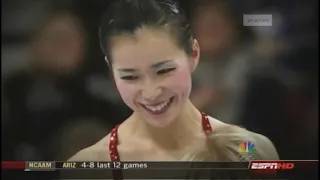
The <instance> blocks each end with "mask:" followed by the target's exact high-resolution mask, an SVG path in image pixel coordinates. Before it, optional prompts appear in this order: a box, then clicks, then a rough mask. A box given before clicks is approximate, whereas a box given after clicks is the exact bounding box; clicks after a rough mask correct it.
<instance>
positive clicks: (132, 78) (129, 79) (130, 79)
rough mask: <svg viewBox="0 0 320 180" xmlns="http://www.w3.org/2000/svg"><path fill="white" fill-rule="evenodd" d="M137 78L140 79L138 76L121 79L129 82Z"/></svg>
mask: <svg viewBox="0 0 320 180" xmlns="http://www.w3.org/2000/svg"><path fill="white" fill-rule="evenodd" d="M137 78H138V76H123V77H121V79H123V80H128V81H132V80H136V79H137Z"/></svg>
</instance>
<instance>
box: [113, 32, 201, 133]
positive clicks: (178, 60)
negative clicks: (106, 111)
mask: <svg viewBox="0 0 320 180" xmlns="http://www.w3.org/2000/svg"><path fill="white" fill-rule="evenodd" d="M112 42H113V44H112V45H113V46H112V49H111V55H112V68H113V73H114V78H115V82H116V85H117V88H118V90H119V92H120V95H121V97H122V99H123V100H124V102H125V103H126V104H127V105H128V106H129V107H130V108H131V109H132V110H134V111H135V113H137V114H138V115H139V118H141V119H143V120H145V121H147V123H148V124H150V125H153V126H158V127H163V126H166V125H168V124H170V123H171V122H172V121H173V120H174V119H175V117H176V116H177V115H178V113H179V111H180V110H181V109H182V108H183V106H184V105H185V102H186V101H187V99H188V97H189V94H190V91H191V71H193V70H194V69H195V66H196V65H197V62H198V59H199V58H198V56H199V55H198V54H199V46H198V45H197V43H195V44H196V45H195V46H194V51H196V52H195V53H194V54H196V55H195V56H193V57H189V56H187V54H186V53H185V52H184V51H183V50H182V49H181V48H179V47H178V46H177V43H175V41H174V40H173V38H171V36H170V35H169V34H168V33H167V31H164V30H154V29H147V28H142V29H141V30H139V31H138V32H137V33H136V34H135V35H122V36H120V37H116V38H114V39H113V41H112Z"/></svg>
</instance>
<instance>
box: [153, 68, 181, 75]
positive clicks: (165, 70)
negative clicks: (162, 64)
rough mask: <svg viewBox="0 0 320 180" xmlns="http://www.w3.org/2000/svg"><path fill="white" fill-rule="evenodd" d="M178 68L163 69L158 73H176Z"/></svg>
mask: <svg viewBox="0 0 320 180" xmlns="http://www.w3.org/2000/svg"><path fill="white" fill-rule="evenodd" d="M175 69H176V68H175V67H174V68H168V69H162V70H160V71H158V72H157V74H166V73H168V72H171V71H174V70H175Z"/></svg>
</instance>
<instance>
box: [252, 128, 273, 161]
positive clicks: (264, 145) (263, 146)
mask: <svg viewBox="0 0 320 180" xmlns="http://www.w3.org/2000/svg"><path fill="white" fill-rule="evenodd" d="M249 134H250V136H252V138H253V140H254V142H255V143H256V146H257V148H258V150H259V151H260V152H259V151H257V155H259V156H260V157H261V159H264V160H278V159H279V155H278V152H277V150H276V148H275V146H274V144H273V143H272V141H271V140H270V139H269V138H268V137H266V136H264V135H262V134H258V133H255V132H250V131H249Z"/></svg>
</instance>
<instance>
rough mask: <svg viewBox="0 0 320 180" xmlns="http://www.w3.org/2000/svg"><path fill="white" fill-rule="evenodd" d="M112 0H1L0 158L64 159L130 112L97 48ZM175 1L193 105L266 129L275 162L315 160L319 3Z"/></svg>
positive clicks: (225, 118) (260, 130)
mask: <svg viewBox="0 0 320 180" xmlns="http://www.w3.org/2000/svg"><path fill="white" fill-rule="evenodd" d="M109 3H110V1H107V0H90V1H89V0H64V1H63V0H55V1H50V0H25V1H18V0H10V1H9V0H2V19H1V23H2V60H1V63H2V69H1V72H2V89H1V96H2V102H1V104H2V106H1V107H2V109H1V110H2V135H3V136H2V145H3V146H2V160H66V159H67V158H68V157H70V156H71V155H72V154H74V153H75V152H77V151H78V150H80V149H82V148H84V147H87V146H89V145H92V144H93V143H94V142H96V141H98V140H99V139H101V138H102V137H103V136H105V135H106V134H108V132H109V130H110V129H111V128H112V127H113V126H115V125H116V124H119V123H121V122H122V121H123V120H125V119H126V118H127V117H128V116H129V115H130V113H131V110H130V109H128V108H127V107H126V106H125V104H124V103H123V102H122V100H121V98H120V96H119V94H118V93H117V89H116V87H115V84H114V82H113V79H112V74H111V72H110V70H109V68H108V66H107V64H106V63H105V61H104V58H103V54H102V52H101V50H100V48H99V42H98V27H99V21H100V17H101V15H102V14H103V12H104V11H105V10H106V8H107V6H108V4H109ZM180 3H181V5H182V6H183V7H184V9H185V13H186V15H187V17H188V19H189V20H190V22H191V25H192V27H193V30H194V35H195V37H196V38H197V39H198V41H199V43H200V47H201V60H200V63H199V67H198V69H197V70H196V72H194V74H193V76H194V77H193V81H194V82H193V91H192V93H191V100H192V101H193V103H194V104H195V105H196V106H197V107H198V108H199V109H201V110H202V111H204V112H206V113H208V114H209V115H211V116H213V117H215V118H217V119H219V120H221V121H224V122H227V123H232V124H237V125H240V126H243V127H245V128H247V129H250V130H253V131H255V132H258V133H262V134H264V135H266V136H267V137H269V138H270V139H271V140H272V141H273V142H274V144H275V146H276V147H277V149H278V151H279V154H280V157H281V159H318V1H317V0H306V1H302V0H301V1H297V0H292V1H287V0H283V1H276V0H241V1H239V0H209V1H203V0H185V1H181V2H180ZM243 14H272V22H273V25H272V26H269V27H254V26H251V27H248V26H243Z"/></svg>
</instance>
